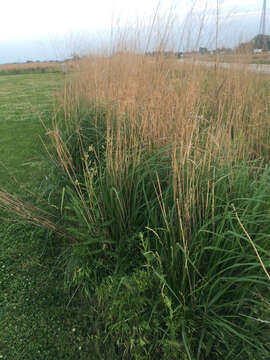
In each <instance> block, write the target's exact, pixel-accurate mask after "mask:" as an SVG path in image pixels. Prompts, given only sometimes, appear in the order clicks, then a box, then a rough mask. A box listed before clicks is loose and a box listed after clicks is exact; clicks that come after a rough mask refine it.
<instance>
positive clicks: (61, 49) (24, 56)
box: [0, 0, 270, 63]
mask: <svg viewBox="0 0 270 360" xmlns="http://www.w3.org/2000/svg"><path fill="white" fill-rule="evenodd" d="M217 2H218V3H219V6H220V12H219V16H220V18H219V22H220V45H226V46H234V45H235V44H236V42H237V41H239V40H240V39H243V40H248V39H250V38H251V37H252V36H255V35H256V34H257V33H258V28H259V23H260V13H261V9H262V3H263V0H208V1H207V0H197V1H196V0H172V1H171V0H160V1H158V0H76V1H74V0H8V1H6V0H1V4H0V63H7V62H22V61H26V60H38V59H39V60H45V59H54V58H63V57H66V56H68V55H70V54H71V53H72V52H80V50H81V49H82V48H86V47H87V46H90V44H92V45H93V44H96V45H97V44H100V43H102V41H103V42H104V44H106V41H108V37H107V39H106V36H107V35H106V34H108V33H109V30H110V29H111V28H112V27H116V26H120V27H121V26H124V24H128V25H129V26H130V27H131V28H133V29H134V26H131V24H133V25H134V24H135V23H136V22H139V23H140V25H142V24H144V25H145V27H147V26H148V25H149V19H150V18H151V17H152V18H153V16H154V13H155V9H156V8H157V6H158V4H159V3H160V8H159V12H160V14H163V13H164V14H165V13H166V11H167V14H168V9H169V8H170V11H171V14H173V16H174V17H175V19H176V20H177V22H178V23H179V24H180V23H183V22H184V23H185V25H186V26H189V27H191V28H192V26H194V29H195V28H196V26H197V27H198V26H199V25H198V24H199V23H200V21H201V19H202V13H206V15H207V16H206V18H205V24H206V25H205V29H206V30H205V31H204V34H202V36H201V39H200V41H201V44H200V45H202V46H206V45H209V46H211V45H210V43H211V41H213V32H214V30H213V29H214V28H213V26H214V25H215V23H216V4H217ZM269 2H270V0H269ZM206 3H207V8H205V4H206ZM268 6H269V4H268ZM191 9H193V10H192V16H188V17H186V15H187V14H191V13H190V11H191ZM161 18H162V16H161ZM165 18H166V17H164V19H165ZM268 19H269V16H268V14H267V32H268V31H269V26H268V23H269V21H268ZM195 23H196V24H195ZM187 24H188V25H187ZM195 30H196V29H195ZM105 46H106V45H105Z"/></svg>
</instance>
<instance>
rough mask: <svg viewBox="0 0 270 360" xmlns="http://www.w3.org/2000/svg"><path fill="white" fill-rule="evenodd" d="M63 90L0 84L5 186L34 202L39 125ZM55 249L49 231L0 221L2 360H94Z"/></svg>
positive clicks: (59, 80) (21, 82)
mask: <svg viewBox="0 0 270 360" xmlns="http://www.w3.org/2000/svg"><path fill="white" fill-rule="evenodd" d="M63 83H64V78H63V75H62V74H31V73H30V74H26V75H16V76H14V75H9V76H1V77H0V134H1V137H0V149H1V151H0V163H1V165H0V179H1V180H0V185H1V186H3V187H5V188H6V189H8V190H9V191H10V192H12V193H13V194H17V195H18V196H20V197H23V198H28V197H29V194H28V192H25V187H26V188H27V189H29V190H31V191H32V192H34V193H35V194H37V193H39V192H40V186H42V182H44V178H45V176H46V167H45V162H44V156H45V151H44V150H43V148H42V146H41V142H40V139H39V135H42V134H44V129H43V126H42V125H41V122H40V118H42V119H43V120H44V121H45V122H46V120H47V119H48V113H50V112H51V110H52V105H53V103H54V102H55V99H56V96H57V94H58V93H59V91H60V90H61V89H62V88H63ZM15 178H16V181H15ZM0 212H1V210H0ZM0 214H1V215H2V216H1V218H2V217H3V216H4V217H5V218H7V214H5V215H4V214H3V213H2V212H1V213H0ZM50 241H53V239H51V240H50ZM52 248H53V245H52V246H49V250H48V234H47V233H46V231H45V232H44V231H42V230H40V231H37V230H35V229H33V227H31V226H24V225H23V224H17V223H15V224H14V223H9V222H8V223H7V222H6V221H3V220H1V223H0V358H1V359H5V360H11V359H12V360H15V359H16V360H19V359H27V360H28V359H33V360H34V359H52V360H53V359H84V358H87V359H88V358H89V357H84V356H83V355H80V349H81V347H82V348H84V344H85V342H86V340H85V339H86V337H85V335H84V334H83V333H82V330H81V329H82V328H83V327H84V323H85V320H84V317H83V314H82V312H81V310H80V308H79V307H75V306H74V304H69V297H68V296H65V295H64V289H63V273H62V271H61V267H59V266H58V267H57V266H56V260H57V257H56V252H55V251H50V249H52Z"/></svg>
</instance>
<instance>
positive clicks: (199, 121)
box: [0, 53, 270, 359]
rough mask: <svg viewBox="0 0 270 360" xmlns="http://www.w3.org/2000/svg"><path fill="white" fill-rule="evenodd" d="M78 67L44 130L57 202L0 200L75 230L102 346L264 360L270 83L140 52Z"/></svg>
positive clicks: (83, 284)
mask: <svg viewBox="0 0 270 360" xmlns="http://www.w3.org/2000/svg"><path fill="white" fill-rule="evenodd" d="M78 66H80V71H79V72H78V74H77V78H75V79H74V80H73V81H72V82H71V83H69V84H68V85H67V87H66V89H65V92H64V94H63V97H62V106H61V109H60V110H59V111H58V112H57V113H56V114H55V116H54V118H53V121H52V124H51V126H50V127H48V128H47V135H48V136H49V138H50V140H51V146H49V147H48V154H49V156H50V159H51V161H52V164H53V165H52V169H53V170H52V176H51V178H50V180H49V186H51V187H50V189H49V190H47V194H48V193H49V194H50V195H47V197H49V199H50V201H49V207H48V204H47V205H46V206H47V207H46V211H47V212H46V213H44V210H45V209H43V211H41V210H40V209H37V207H27V208H23V211H21V210H20V209H22V208H20V207H17V208H16V206H15V205H16V199H15V198H13V197H10V196H8V194H7V193H6V192H5V191H4V190H2V192H1V193H0V199H1V204H2V206H3V207H4V208H6V209H9V210H12V211H13V212H15V213H16V212H17V213H19V215H20V216H22V217H24V218H25V220H26V221H30V222H31V223H34V224H35V225H38V226H40V227H45V228H47V229H49V230H50V231H53V232H55V233H58V235H61V236H62V237H64V238H65V239H66V240H67V241H65V242H64V244H63V245H62V247H61V249H60V252H61V255H60V257H59V261H60V263H61V266H63V268H64V283H65V286H66V289H67V290H68V291H69V293H70V296H71V303H72V301H75V300H74V299H78V298H80V299H81V301H83V303H84V304H87V306H88V309H89V310H88V314H87V321H88V324H89V328H88V334H89V336H90V338H91V345H92V346H93V348H94V349H95V350H94V351H95V354H96V356H99V358H101V359H104V358H107V357H110V358H112V359H113V358H115V359H118V358H122V359H130V358H134V359H155V358H162V359H174V358H175V359H179V358H180V359H231V358H235V359H246V358H248V359H254V358H255V357H256V359H265V358H267V357H268V356H269V353H270V348H269V341H268V338H269V319H268V313H269V299H268V286H269V279H268V277H267V274H268V271H269V261H268V257H269V250H270V249H269V225H268V224H269V216H270V212H269V208H270V207H269V205H270V203H269V199H270V197H269V196H270V190H269V187H268V186H267V184H268V182H269V176H270V173H269V168H268V166H267V164H268V161H269V149H268V143H269V106H268V100H267V99H268V96H269V94H268V80H267V79H265V78H262V77H261V76H260V75H257V74H249V73H246V72H245V71H242V72H238V71H237V70H227V69H221V68H219V67H217V68H216V69H215V70H214V69H207V70H205V69H203V68H201V67H200V66H198V65H194V64H192V63H179V62H177V61H175V60H173V59H169V60H168V59H164V58H162V56H160V57H157V58H155V57H154V58H149V57H146V56H141V55H138V54H131V53H127V54H125V53H118V54H116V55H112V56H111V57H98V58H91V57H89V58H84V59H83V60H81V62H80V63H79V65H78ZM17 205H19V202H17ZM18 209H19V210H20V211H18ZM25 209H26V210H27V212H26V211H24V210H25ZM48 209H54V210H53V213H54V217H52V216H49V215H47V214H48ZM26 214H27V216H26ZM247 235H248V236H247ZM254 248H255V249H256V251H254ZM258 255H259V256H258ZM262 265H263V266H262Z"/></svg>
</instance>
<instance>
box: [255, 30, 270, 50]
mask: <svg viewBox="0 0 270 360" xmlns="http://www.w3.org/2000/svg"><path fill="white" fill-rule="evenodd" d="M252 43H253V44H254V49H264V50H270V36H269V35H263V34H258V35H256V36H255V37H254V38H253V39H252Z"/></svg>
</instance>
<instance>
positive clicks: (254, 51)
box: [253, 49, 263, 54]
mask: <svg viewBox="0 0 270 360" xmlns="http://www.w3.org/2000/svg"><path fill="white" fill-rule="evenodd" d="M262 52H263V49H254V50H253V53H254V54H261V53H262Z"/></svg>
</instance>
